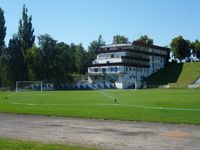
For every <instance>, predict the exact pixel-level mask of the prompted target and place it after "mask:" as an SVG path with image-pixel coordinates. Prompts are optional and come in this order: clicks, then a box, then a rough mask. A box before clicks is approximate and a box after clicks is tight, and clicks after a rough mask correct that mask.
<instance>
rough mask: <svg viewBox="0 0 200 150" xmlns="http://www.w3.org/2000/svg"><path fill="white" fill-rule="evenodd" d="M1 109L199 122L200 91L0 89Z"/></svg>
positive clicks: (61, 114) (188, 122) (5, 110)
mask: <svg viewBox="0 0 200 150" xmlns="http://www.w3.org/2000/svg"><path fill="white" fill-rule="evenodd" d="M6 96H7V97H8V98H7V99H6ZM114 99H116V100H117V101H116V103H115V101H114ZM0 112H11V113H22V114H41V115H57V116H68V117H80V118H100V119H113V120H134V121H153V122H171V123H187V124H200V90H189V89H151V90H136V91H135V90H94V91H49V92H19V93H10V92H0Z"/></svg>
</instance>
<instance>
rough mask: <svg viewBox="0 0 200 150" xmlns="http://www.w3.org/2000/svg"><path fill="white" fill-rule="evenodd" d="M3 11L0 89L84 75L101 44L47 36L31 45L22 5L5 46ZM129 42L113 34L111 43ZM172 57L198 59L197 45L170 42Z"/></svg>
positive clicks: (0, 13)
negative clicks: (16, 26)
mask: <svg viewBox="0 0 200 150" xmlns="http://www.w3.org/2000/svg"><path fill="white" fill-rule="evenodd" d="M5 22H6V21H5V18H4V11H3V10H2V8H0V87H1V86H11V87H14V86H15V82H16V81H18V80H42V81H46V82H51V83H54V84H60V83H63V82H72V81H73V75H74V74H85V73H87V67H88V66H89V65H91V64H92V61H93V60H94V59H95V51H96V50H98V49H99V48H100V46H103V45H105V41H104V40H103V38H102V36H101V35H100V36H99V37H98V39H97V40H93V41H92V42H91V43H90V45H89V46H88V48H87V49H84V47H83V45H82V44H78V45H76V44H74V43H71V44H67V43H64V42H58V41H57V40H56V39H54V38H53V37H51V36H50V35H49V34H43V35H39V36H38V37H37V38H38V45H36V44H35V38H36V37H35V35H34V28H33V26H32V16H31V15H30V16H29V15H28V9H27V8H26V6H25V5H23V9H22V17H21V19H20V20H19V27H18V31H17V33H16V34H14V35H13V36H12V38H11V39H10V40H9V43H8V45H7V46H6V45H5V41H4V39H5V36H6V29H7V28H6V26H5ZM136 41H137V42H141V43H145V44H148V45H152V44H153V39H151V38H149V37H148V36H147V35H144V36H141V37H140V38H139V39H137V40H136ZM120 43H131V42H130V41H129V40H128V38H127V37H125V36H122V35H116V36H114V37H113V44H120ZM170 47H171V50H172V52H173V55H174V57H175V58H178V59H179V60H183V59H185V58H189V56H190V55H191V54H192V55H195V56H196V57H197V58H200V42H199V41H198V40H196V41H194V42H190V41H189V40H185V39H184V38H183V37H182V36H178V37H175V38H174V39H172V42H171V44H170Z"/></svg>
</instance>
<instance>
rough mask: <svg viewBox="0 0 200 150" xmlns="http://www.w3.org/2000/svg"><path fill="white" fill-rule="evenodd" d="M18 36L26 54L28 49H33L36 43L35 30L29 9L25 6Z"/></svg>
mask: <svg viewBox="0 0 200 150" xmlns="http://www.w3.org/2000/svg"><path fill="white" fill-rule="evenodd" d="M18 36H19V40H20V42H21V45H22V49H23V52H24V54H25V55H26V51H27V49H29V48H31V47H32V45H33V43H34V41H35V36H34V29H33V27H32V16H30V17H29V16H28V9H27V8H26V6H25V5H23V10H22V19H20V21H19V28H18Z"/></svg>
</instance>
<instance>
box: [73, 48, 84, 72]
mask: <svg viewBox="0 0 200 150" xmlns="http://www.w3.org/2000/svg"><path fill="white" fill-rule="evenodd" d="M84 57H85V51H84V48H83V46H82V44H79V45H78V46H77V47H76V53H75V66H76V68H77V73H84V64H85V59H84Z"/></svg>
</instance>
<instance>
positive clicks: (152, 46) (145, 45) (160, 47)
mask: <svg viewBox="0 0 200 150" xmlns="http://www.w3.org/2000/svg"><path fill="white" fill-rule="evenodd" d="M133 45H135V46H142V47H147V48H153V49H159V50H163V51H168V52H169V51H170V49H169V48H166V47H162V46H157V45H147V44H144V43H139V42H137V41H133V43H126V44H109V45H105V46H101V48H102V49H104V48H115V47H126V46H133Z"/></svg>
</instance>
